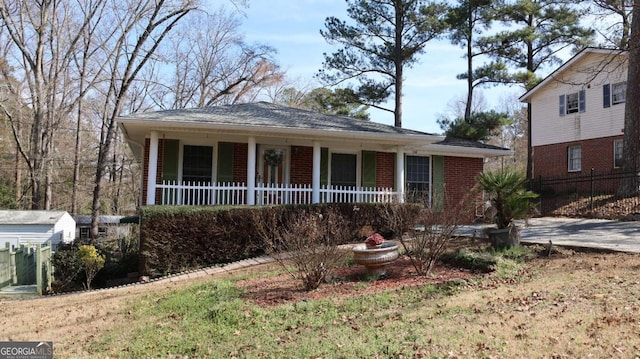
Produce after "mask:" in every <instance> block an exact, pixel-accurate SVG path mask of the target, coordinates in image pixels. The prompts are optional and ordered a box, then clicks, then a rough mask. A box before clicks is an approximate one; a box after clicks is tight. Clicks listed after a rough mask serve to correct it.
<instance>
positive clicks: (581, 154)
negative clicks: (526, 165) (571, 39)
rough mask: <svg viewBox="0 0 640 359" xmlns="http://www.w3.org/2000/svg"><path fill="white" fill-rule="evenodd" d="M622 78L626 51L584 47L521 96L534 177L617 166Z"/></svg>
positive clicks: (610, 169)
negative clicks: (527, 116) (525, 107)
mask: <svg viewBox="0 0 640 359" xmlns="http://www.w3.org/2000/svg"><path fill="white" fill-rule="evenodd" d="M626 79H627V52H624V51H620V50H610V49H601V48H585V49H584V50H582V51H581V52H579V53H578V54H576V55H575V56H574V57H572V58H571V59H570V60H569V61H567V62H566V63H565V64H563V65H562V66H560V67H559V68H558V69H557V70H555V71H554V72H553V73H551V74H550V75H549V76H547V78H545V79H544V80H543V81H542V82H540V83H539V84H538V85H537V86H535V87H534V88H532V89H531V90H529V91H528V92H527V93H525V94H524V95H523V96H522V97H521V98H520V100H521V101H522V102H527V103H530V104H531V145H532V147H533V156H532V157H533V175H534V178H540V177H542V178H550V177H566V176H572V175H581V174H589V173H590V172H591V170H592V169H593V171H594V172H595V173H605V172H606V173H608V172H616V171H621V169H620V168H621V165H622V162H621V161H622V137H623V128H624V109H625V105H624V103H625V95H626Z"/></svg>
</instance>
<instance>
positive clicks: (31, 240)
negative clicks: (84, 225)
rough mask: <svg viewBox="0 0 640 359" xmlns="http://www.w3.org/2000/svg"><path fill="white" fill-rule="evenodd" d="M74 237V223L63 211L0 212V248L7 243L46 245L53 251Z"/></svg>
mask: <svg viewBox="0 0 640 359" xmlns="http://www.w3.org/2000/svg"><path fill="white" fill-rule="evenodd" d="M75 237H76V222H75V221H74V220H73V217H71V215H69V213H67V212H65V211H14V210H0V246H2V247H4V246H5V243H9V244H10V245H12V246H14V247H18V246H20V245H21V244H25V245H26V244H38V243H39V244H48V245H50V246H51V247H52V249H53V250H54V251H55V250H56V248H57V246H58V244H59V243H61V242H64V243H70V242H72V241H73V239H74V238H75Z"/></svg>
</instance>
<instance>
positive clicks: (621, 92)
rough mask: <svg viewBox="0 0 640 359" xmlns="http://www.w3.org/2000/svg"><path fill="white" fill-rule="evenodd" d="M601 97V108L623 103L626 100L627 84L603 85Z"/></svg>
mask: <svg viewBox="0 0 640 359" xmlns="http://www.w3.org/2000/svg"><path fill="white" fill-rule="evenodd" d="M602 95H603V98H602V103H603V107H611V105H617V104H619V103H624V102H625V101H626V99H627V83H626V82H618V83H615V84H605V85H603V86H602Z"/></svg>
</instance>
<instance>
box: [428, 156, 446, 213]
mask: <svg viewBox="0 0 640 359" xmlns="http://www.w3.org/2000/svg"><path fill="white" fill-rule="evenodd" d="M431 161H432V163H433V173H432V178H433V187H432V191H433V196H432V200H431V202H432V206H433V208H434V209H435V210H438V211H441V210H442V209H443V207H444V195H445V188H444V157H442V156H432V157H431Z"/></svg>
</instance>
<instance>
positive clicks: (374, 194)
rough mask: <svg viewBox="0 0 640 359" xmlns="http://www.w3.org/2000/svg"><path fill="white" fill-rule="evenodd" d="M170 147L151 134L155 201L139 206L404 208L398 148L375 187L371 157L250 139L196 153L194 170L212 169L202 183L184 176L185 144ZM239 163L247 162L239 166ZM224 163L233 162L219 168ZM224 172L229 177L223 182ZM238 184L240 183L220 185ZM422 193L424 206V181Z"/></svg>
mask: <svg viewBox="0 0 640 359" xmlns="http://www.w3.org/2000/svg"><path fill="white" fill-rule="evenodd" d="M262 141H264V139H263V140H262ZM175 143H176V144H177V145H176V146H175V148H171V146H170V144H169V142H166V140H165V142H164V143H163V140H162V139H160V138H159V133H158V132H156V131H152V132H151V133H150V136H149V142H148V146H147V147H148V149H149V150H148V157H147V160H146V162H147V163H148V173H147V176H146V178H156V181H153V180H147V181H146V183H145V185H146V191H145V192H146V193H147V194H153V193H155V195H146V196H145V197H146V203H145V204H146V205H275V204H315V203H388V202H403V201H404V200H405V186H406V183H405V162H406V159H405V153H404V151H403V150H402V149H401V148H396V150H395V152H394V153H384V157H386V159H387V162H390V163H391V164H390V165H389V164H387V165H386V167H385V171H386V172H391V173H387V177H388V178H391V179H390V180H389V179H387V180H386V182H385V184H386V185H387V186H375V184H376V181H375V177H376V168H375V167H376V163H375V161H376V156H379V155H378V154H377V152H375V151H364V152H362V151H351V152H350V153H347V154H342V153H340V152H345V151H344V150H343V151H337V150H332V149H329V148H326V147H322V144H321V142H320V141H313V143H312V145H313V146H312V147H308V146H283V145H277V146H276V145H273V144H264V143H261V144H258V143H257V141H256V138H255V137H253V136H250V137H248V138H247V139H246V142H245V141H242V142H241V143H222V142H218V143H217V146H213V147H210V146H198V147H200V150H202V148H203V147H206V148H205V149H204V150H205V151H207V152H209V150H208V148H211V150H210V152H211V155H208V154H207V155H206V156H204V157H205V159H204V162H205V166H203V165H202V164H201V165H200V166H199V167H200V169H199V171H200V172H203V171H202V168H203V167H206V163H208V162H212V163H213V165H212V168H215V169H216V170H215V171H214V170H213V169H211V170H205V171H204V172H203V173H204V175H201V176H199V177H198V176H196V175H195V172H196V170H194V171H191V170H190V169H189V166H190V165H189V164H188V163H190V162H191V161H192V160H190V159H189V156H191V155H190V154H189V153H190V151H191V150H190V149H187V148H190V147H194V146H188V145H185V143H188V141H185V140H180V141H175ZM213 148H215V151H214V150H213ZM238 148H240V150H238ZM213 152H217V156H213ZM172 154H173V156H174V157H176V162H175V165H173V167H175V168H174V169H170V168H169V167H171V165H170V164H168V160H167V158H170V157H171V156H172ZM240 156H243V157H244V156H246V157H245V158H238V157H240ZM380 156H382V155H380ZM209 157H212V159H209ZM394 157H395V158H394ZM229 158H234V160H235V161H232V162H233V163H226V162H228V161H229ZM274 158H275V159H274ZM425 158H426V159H428V157H425ZM389 159H391V161H389ZM340 161H346V164H343V165H342V167H340V166H341V165H340ZM295 162H297V163H304V164H305V166H303V167H307V168H308V169H309V171H302V170H300V169H299V168H298V167H299V166H298V167H296V165H295ZM238 163H240V164H244V163H246V167H245V168H242V169H241V171H240V172H242V174H241V175H238V174H237V173H238V172H239V169H238ZM309 164H310V166H309ZM195 167H198V165H195ZM243 167H244V166H243ZM370 167H372V168H370ZM378 167H380V165H379V164H378ZM429 167H430V166H429V165H427V166H426V167H425V168H422V170H423V171H426V172H425V173H424V174H423V177H424V178H425V179H429V178H430V177H431V176H430V173H429V171H428V169H429ZM207 168H208V167H207ZM225 171H227V172H229V174H227V175H225ZM245 171H246V172H245ZM192 172H193V173H192ZM170 173H174V174H170ZM233 173H236V174H235V175H234V174H233ZM245 173H246V175H245ZM371 177H372V178H374V180H373V181H371V180H370V178H371ZM238 178H241V179H242V180H243V181H242V182H236V181H221V179H222V180H224V179H228V180H232V179H238ZM198 179H199V180H198ZM377 183H380V181H377ZM366 184H373V185H372V186H366ZM424 185H426V187H425V186H424ZM424 185H423V186H422V187H423V189H424V190H426V191H422V192H424V193H422V195H423V196H427V200H428V192H429V188H428V187H429V186H428V183H426V181H425V184H424Z"/></svg>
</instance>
